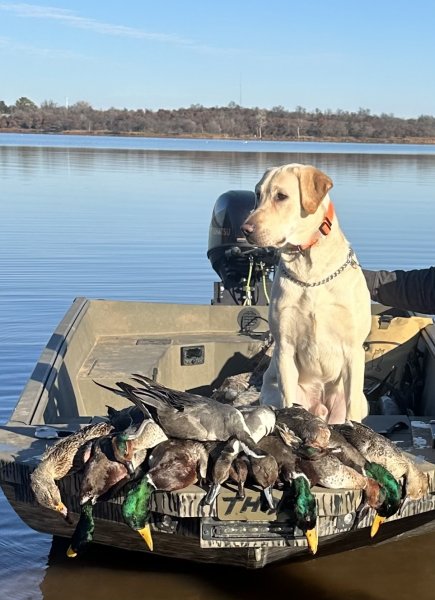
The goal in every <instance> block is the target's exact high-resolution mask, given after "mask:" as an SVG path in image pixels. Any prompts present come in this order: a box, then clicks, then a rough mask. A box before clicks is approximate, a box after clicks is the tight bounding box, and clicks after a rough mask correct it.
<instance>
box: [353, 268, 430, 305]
mask: <svg viewBox="0 0 435 600" xmlns="http://www.w3.org/2000/svg"><path fill="white" fill-rule="evenodd" d="M363 273H364V276H365V278H366V281H367V286H368V288H369V291H370V296H371V298H372V300H374V301H375V302H380V303H381V304H385V305H386V306H394V307H395V308H401V309H403V310H411V311H414V312H421V313H425V314H429V315H431V314H435V267H430V268H428V269H414V270H412V271H367V270H366V269H363Z"/></svg>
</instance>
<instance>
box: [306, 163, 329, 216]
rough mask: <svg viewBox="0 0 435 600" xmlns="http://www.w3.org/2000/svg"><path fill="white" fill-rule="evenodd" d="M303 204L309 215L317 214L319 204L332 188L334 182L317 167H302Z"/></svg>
mask: <svg viewBox="0 0 435 600" xmlns="http://www.w3.org/2000/svg"><path fill="white" fill-rule="evenodd" d="M298 177H299V188H300V192H301V203H302V207H303V208H304V210H306V212H307V213H309V214H313V213H315V212H316V210H317V208H318V206H319V204H320V203H321V202H322V200H323V198H324V197H325V196H326V194H327V193H328V191H329V190H330V189H331V188H332V186H333V183H332V180H331V179H330V178H329V177H328V176H327V175H325V173H323V172H322V171H320V170H319V169H316V168H315V167H310V166H307V167H301V168H300V169H299V172H298Z"/></svg>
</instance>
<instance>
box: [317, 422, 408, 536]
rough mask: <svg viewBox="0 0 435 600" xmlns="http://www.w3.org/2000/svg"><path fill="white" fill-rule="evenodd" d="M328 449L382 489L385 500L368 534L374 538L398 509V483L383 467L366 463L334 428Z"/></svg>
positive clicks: (399, 488)
mask: <svg viewBox="0 0 435 600" xmlns="http://www.w3.org/2000/svg"><path fill="white" fill-rule="evenodd" d="M328 447H329V448H332V449H333V452H334V454H335V456H336V457H337V458H338V459H339V460H340V461H341V462H342V463H344V464H345V465H347V466H348V467H352V468H353V469H355V470H356V471H359V472H360V473H362V474H363V475H365V476H367V477H371V478H372V479H374V480H375V481H377V482H378V483H379V484H380V485H381V486H382V487H383V489H384V492H385V500H384V502H383V504H382V505H381V506H380V507H379V508H378V510H377V513H376V516H375V519H374V521H373V524H372V528H371V532H370V535H371V537H374V536H375V535H376V533H377V532H378V530H379V527H380V525H381V524H382V523H383V522H384V521H385V519H387V518H388V517H391V516H392V515H394V514H395V513H396V512H397V511H398V510H399V509H400V505H401V501H402V490H401V486H400V484H399V482H398V481H397V480H396V479H395V478H394V477H393V475H392V474H391V473H390V472H389V471H388V470H387V469H385V467H383V466H382V465H379V464H378V463H373V462H370V461H368V460H367V459H366V458H365V457H364V456H363V455H362V454H361V452H359V450H357V449H356V448H355V446H353V445H352V444H351V443H350V442H348V441H347V440H346V438H345V437H344V436H343V435H342V434H341V433H340V432H339V431H338V430H337V429H336V428H332V429H331V438H330V440H329V445H328ZM361 509H362V506H361ZM360 512H361V511H360V510H358V511H357V515H356V520H355V524H356V523H357V522H358V518H359V515H360Z"/></svg>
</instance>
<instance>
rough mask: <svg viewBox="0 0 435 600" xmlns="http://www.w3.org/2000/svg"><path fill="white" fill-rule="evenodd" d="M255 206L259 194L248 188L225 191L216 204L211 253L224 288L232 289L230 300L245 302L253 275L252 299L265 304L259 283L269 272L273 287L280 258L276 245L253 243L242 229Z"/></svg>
mask: <svg viewBox="0 0 435 600" xmlns="http://www.w3.org/2000/svg"><path fill="white" fill-rule="evenodd" d="M254 208H255V194H254V192H251V191H247V190H231V191H228V192H225V193H223V194H221V195H220V196H219V198H218V199H217V200H216V203H215V205H214V208H213V213H212V218H211V223H210V228H209V237H208V251H207V256H208V259H209V260H210V262H211V264H212V267H213V269H214V270H215V271H216V273H217V274H218V275H219V277H220V279H221V282H222V286H223V288H224V289H225V290H228V291H229V292H230V297H231V299H232V301H230V302H228V303H229V304H230V303H231V304H234V303H236V304H239V303H240V304H243V303H245V302H244V301H245V299H246V298H244V293H245V294H246V284H247V281H248V279H249V278H250V279H249V281H248V284H249V285H251V286H252V294H250V296H251V299H253V300H254V301H253V302H252V303H254V304H255V303H259V304H265V303H266V301H265V300H264V298H263V300H264V301H261V300H260V297H262V294H261V292H260V289H259V287H258V284H259V282H260V279H261V278H262V277H265V276H266V277H267V286H268V287H270V279H269V274H270V272H271V270H272V269H273V267H274V265H275V264H276V262H277V254H276V251H275V250H274V249H273V248H258V247H256V246H252V245H251V244H249V242H248V241H247V240H246V238H245V236H244V235H243V233H242V231H241V229H240V227H241V225H243V223H244V222H245V220H246V219H247V217H248V215H249V214H250V213H251V212H252V211H253V210H254ZM263 287H264V285H263ZM243 290H245V292H244V291H243ZM256 292H257V294H256ZM266 295H267V294H266ZM225 303H227V302H225Z"/></svg>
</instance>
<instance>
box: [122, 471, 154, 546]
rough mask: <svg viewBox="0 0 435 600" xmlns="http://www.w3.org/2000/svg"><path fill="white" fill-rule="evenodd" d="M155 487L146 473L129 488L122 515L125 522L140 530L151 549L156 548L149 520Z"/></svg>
mask: <svg viewBox="0 0 435 600" xmlns="http://www.w3.org/2000/svg"><path fill="white" fill-rule="evenodd" d="M154 489H155V488H154V486H152V485H151V484H150V482H149V480H148V477H147V475H145V476H144V477H142V478H141V479H140V480H139V481H138V482H136V483H135V484H134V485H133V487H131V488H130V489H129V490H128V492H127V494H126V496H125V498H124V502H123V503H122V515H123V517H124V520H125V522H126V523H127V525H128V526H129V527H131V528H132V529H133V530H134V531H137V532H138V534H139V535H140V536H141V537H142V538H143V540H144V541H145V543H146V545H147V546H148V548H149V549H150V550H151V551H153V549H154V544H153V539H152V535H151V528H150V526H149V523H148V520H149V516H150V508H149V507H150V498H151V494H152V492H153V490H154Z"/></svg>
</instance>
